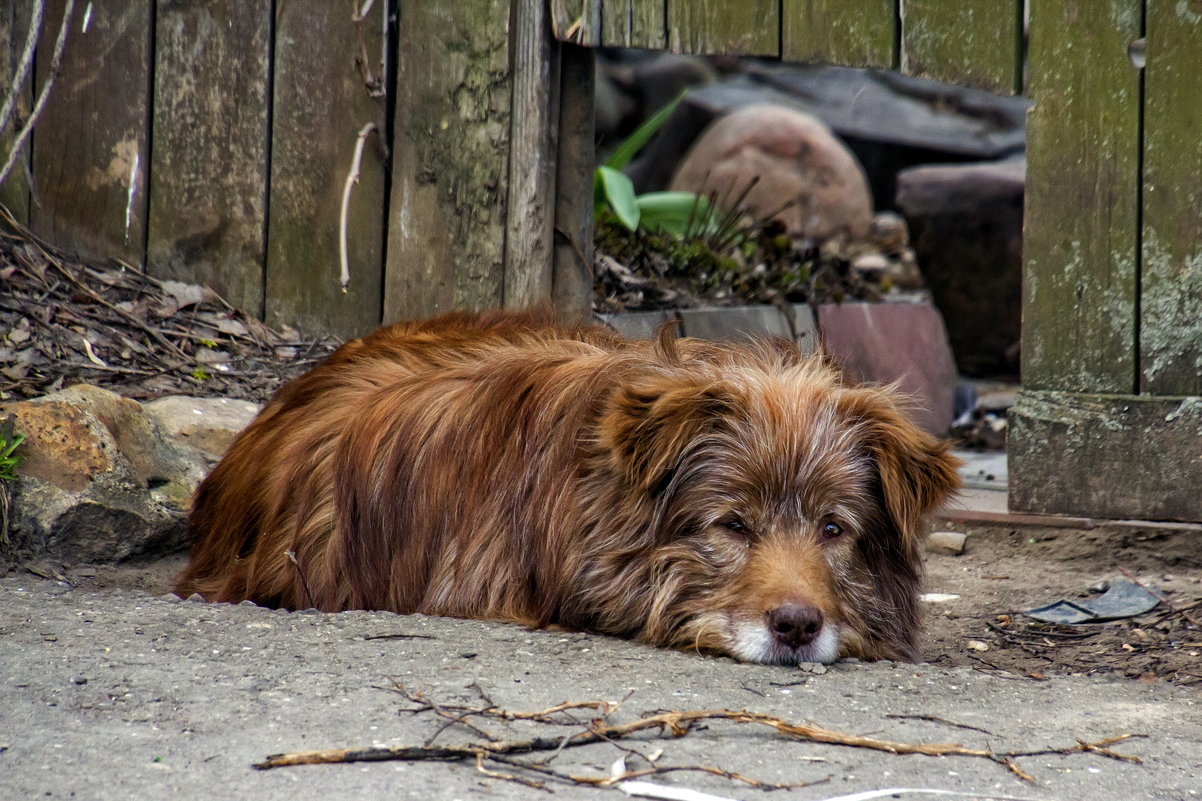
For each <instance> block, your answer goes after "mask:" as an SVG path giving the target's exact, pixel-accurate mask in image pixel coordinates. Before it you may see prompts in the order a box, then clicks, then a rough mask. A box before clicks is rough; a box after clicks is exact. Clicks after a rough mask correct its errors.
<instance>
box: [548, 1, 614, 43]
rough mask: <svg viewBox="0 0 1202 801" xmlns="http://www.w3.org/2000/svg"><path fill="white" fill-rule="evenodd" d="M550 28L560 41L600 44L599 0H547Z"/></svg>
mask: <svg viewBox="0 0 1202 801" xmlns="http://www.w3.org/2000/svg"><path fill="white" fill-rule="evenodd" d="M549 2H550V3H551V29H552V32H553V33H554V36H555V38H556V39H559V40H560V41H562V42H571V43H573V44H578V45H584V46H586V47H594V46H596V45H599V44H601V0H549Z"/></svg>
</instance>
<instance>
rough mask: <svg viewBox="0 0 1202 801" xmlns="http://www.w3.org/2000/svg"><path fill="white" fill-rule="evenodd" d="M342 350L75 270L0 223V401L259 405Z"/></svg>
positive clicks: (189, 297) (203, 293) (117, 267)
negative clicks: (117, 398) (94, 389)
mask: <svg viewBox="0 0 1202 801" xmlns="http://www.w3.org/2000/svg"><path fill="white" fill-rule="evenodd" d="M0 213H2V212H0ZM5 216H6V217H7V215H5ZM338 344H339V342H338V341H337V340H335V339H332V338H326V339H313V338H305V337H302V336H300V335H299V334H298V333H297V332H296V331H293V330H291V329H288V328H284V329H283V330H275V329H273V328H270V327H268V326H266V325H264V324H263V323H262V322H260V321H259V320H257V319H255V318H254V317H252V316H250V315H247V314H245V313H243V312H241V311H239V310H238V309H235V308H234V307H233V306H231V305H230V304H229V303H227V302H226V301H225V300H223V299H222V298H221V297H219V296H218V295H217V294H216V293H214V292H213V291H212V290H211V289H208V288H207V287H201V286H198V285H195V284H186V283H182V282H179V281H171V280H160V279H157V278H154V277H152V276H149V275H147V274H146V273H144V272H142V271H141V270H139V269H137V268H134V267H130V266H129V265H126V264H121V263H112V264H110V265H105V266H93V265H87V264H82V263H80V262H78V261H73V260H71V259H70V258H68V257H67V256H65V255H64V254H63V253H62V252H61V251H59V250H57V249H55V248H54V247H52V246H50V245H49V244H47V243H46V242H43V241H41V240H39V239H38V238H37V237H36V236H34V235H33V234H32V233H30V232H29V231H28V230H26V229H25V228H23V227H22V226H21V225H19V224H18V223H17V222H16V221H14V220H13V219H12V218H11V217H7V219H5V220H3V224H0V400H10V399H18V400H19V399H24V398H32V397H36V396H40V395H45V394H48V393H51V392H55V391H57V390H59V389H62V388H64V387H68V386H71V385H73V384H80V383H88V384H93V385H96V386H100V387H104V388H106V389H109V390H112V391H114V392H117V393H119V394H121V395H125V396H126V397H131V398H137V399H139V400H148V399H152V398H156V397H160V396H163V395H192V396H200V397H226V398H241V399H245V400H250V401H255V402H259V403H262V402H263V401H265V400H267V399H268V398H269V397H270V396H271V395H272V394H273V393H274V392H275V390H276V389H277V388H278V387H279V386H280V385H281V384H282V383H284V382H285V381H287V380H289V379H290V378H292V377H294V376H296V375H299V374H300V373H302V372H304V371H305V370H307V369H309V368H310V367H312V366H313V365H314V364H316V363H317V362H319V361H320V360H321V359H323V358H325V356H326V355H328V354H329V353H330V352H331V351H332V350H333V349H334V348H335V347H337V346H338Z"/></svg>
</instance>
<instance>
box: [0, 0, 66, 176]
mask: <svg viewBox="0 0 1202 801" xmlns="http://www.w3.org/2000/svg"><path fill="white" fill-rule="evenodd" d="M38 5H39V9H38V10H39V11H40V6H41V3H39V4H38ZM74 10H75V0H67V5H66V7H65V8H64V9H63V21H62V23H61V24H60V25H59V28H58V38H57V39H56V40H55V42H54V55H53V56H51V58H50V69H49V70H48V71H47V73H46V80H45V81H44V82H43V83H42V90H41V92H40V93H39V94H38V99H37V100H36V101H35V102H34V104H33V111H31V112H30V113H29V117H28V119H26V120H25V124H24V125H22V126H21V130H20V131H19V132H18V133H17V135H16V137H15V138H14V139H13V142H12V145H11V146H10V148H9V151H8V158H7V159H5V161H4V166H3V167H0V184H3V183H4V181H5V179H6V178H8V174H9V173H10V172H11V171H12V168H13V164H14V163H16V161H17V154H18V153H20V152H21V148H23V147H24V146H25V140H26V139H28V138H29V133H30V131H32V130H33V126H34V123H36V122H37V121H38V117H40V116H41V115H42V109H44V108H45V107H46V100H47V99H48V98H49V97H50V87H51V86H53V85H54V79H55V78H56V77H58V70H59V67H60V66H61V64H62V60H63V47H64V46H65V45H66V44H67V30H68V28H69V27H70V25H71V13H72V12H73V11H74ZM30 22H31V25H30V36H32V35H33V28H34V26H33V24H32V22H33V20H30ZM38 22H39V26H40V22H41V20H40V19H39V20H38ZM23 57H24V56H23ZM22 82H24V79H23V78H22ZM19 92H20V84H16V83H14V84H13V87H12V93H13V95H14V96H15V95H16V94H17V93H19ZM6 123H7V121H6ZM2 130H3V128H0V131H2Z"/></svg>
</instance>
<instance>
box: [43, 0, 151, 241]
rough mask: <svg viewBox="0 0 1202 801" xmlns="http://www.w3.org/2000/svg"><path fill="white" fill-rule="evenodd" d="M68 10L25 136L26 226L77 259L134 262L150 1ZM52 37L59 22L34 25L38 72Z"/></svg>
mask: <svg viewBox="0 0 1202 801" xmlns="http://www.w3.org/2000/svg"><path fill="white" fill-rule="evenodd" d="M64 5H65V0H50V2H48V3H47V4H46V19H48V20H59V19H62V16H63V7H64ZM81 5H82V6H83V8H81ZM88 9H90V11H91V13H90V14H89V13H88ZM75 14H76V17H75V20H74V21H73V22H72V25H71V33H70V36H69V38H68V40H67V47H66V50H65V52H64V56H63V64H62V71H61V72H60V73H59V75H58V78H57V79H56V80H55V83H54V88H53V89H52V91H51V93H50V100H49V102H48V103H47V104H46V108H45V111H43V113H42V116H41V118H40V119H39V120H38V126H37V130H36V131H35V132H34V135H33V138H34V141H33V177H34V191H35V193H36V196H37V198H38V201H39V202H38V203H37V204H36V205H35V206H34V207H33V209H32V210H31V213H30V223H31V226H32V228H33V230H34V231H35V232H36V233H37V234H38V235H40V236H42V237H44V238H45V239H47V240H48V241H50V242H53V243H54V244H55V245H57V246H59V247H61V248H63V249H64V250H66V251H68V252H70V253H73V254H75V255H78V256H84V257H88V258H94V259H107V258H119V259H123V260H124V261H126V262H129V263H130V264H133V265H141V264H142V260H143V256H144V253H145V246H146V242H145V239H146V186H147V181H146V174H147V161H148V155H149V152H148V151H149V146H150V132H149V128H150V33H151V31H150V4H149V3H146V2H142V1H141V0H113V2H111V3H91V4H88V3H83V4H80V3H76V6H75ZM57 34H58V25H57V23H52V24H50V25H46V26H44V27H43V29H42V37H41V41H40V44H39V47H38V74H39V75H44V74H45V73H46V70H47V69H49V66H50V63H49V62H50V58H51V56H52V53H53V50H54V39H55V37H56V36H57Z"/></svg>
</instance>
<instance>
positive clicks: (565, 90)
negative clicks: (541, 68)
mask: <svg viewBox="0 0 1202 801" xmlns="http://www.w3.org/2000/svg"><path fill="white" fill-rule="evenodd" d="M595 64H596V61H595V59H594V55H593V51H592V50H590V49H588V48H585V47H577V46H575V45H569V44H565V45H563V49H562V51H561V53H560V79H559V87H560V89H559V152H558V160H557V163H556V168H555V264H554V271H553V273H552V279H551V291H552V297H553V299H554V302H555V308H556V309H557V310H558V311H559V312H560V313H561V314H563V315H564V316H565V317H567V318H569V319H573V318H578V319H581V320H583V319H587V317H588V315H589V313H590V311H591V310H592V301H593V170H594V167H595V164H596V146H595V144H594V135H595V133H594V132H595V125H594V122H595V121H594V114H593V87H594V81H595V70H594V65H595Z"/></svg>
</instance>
